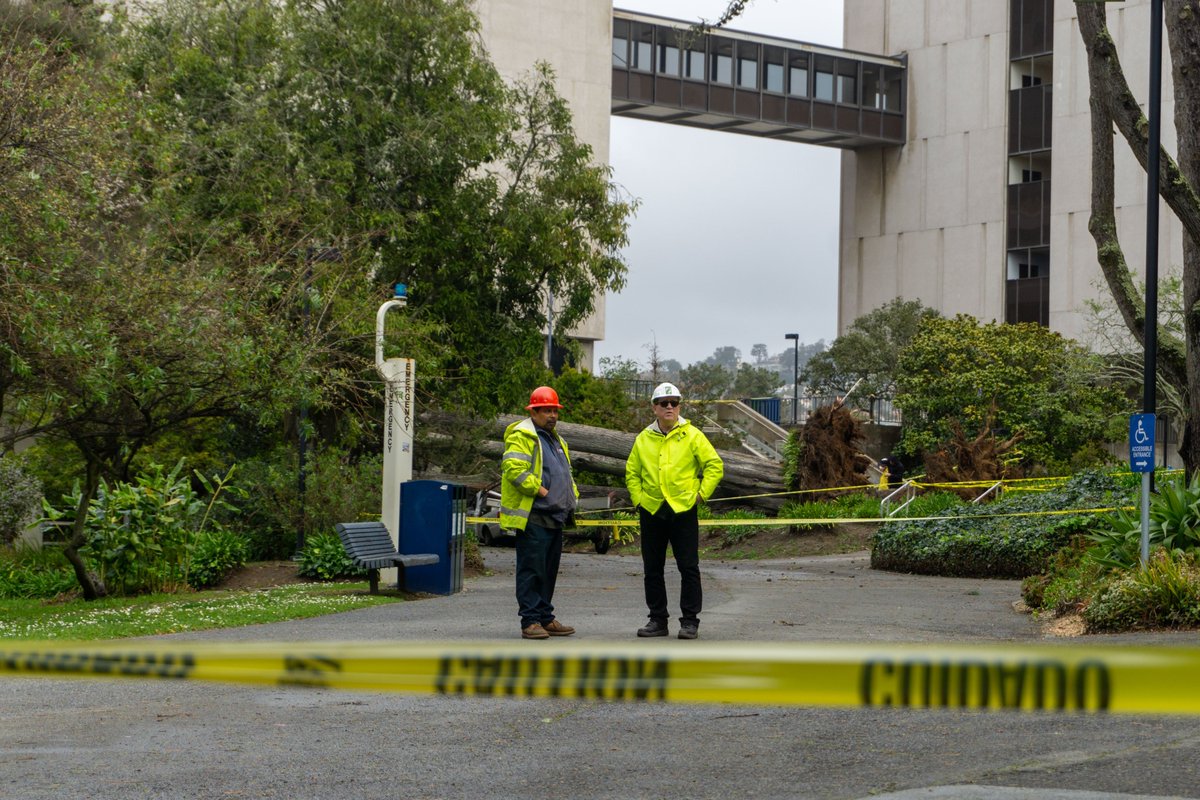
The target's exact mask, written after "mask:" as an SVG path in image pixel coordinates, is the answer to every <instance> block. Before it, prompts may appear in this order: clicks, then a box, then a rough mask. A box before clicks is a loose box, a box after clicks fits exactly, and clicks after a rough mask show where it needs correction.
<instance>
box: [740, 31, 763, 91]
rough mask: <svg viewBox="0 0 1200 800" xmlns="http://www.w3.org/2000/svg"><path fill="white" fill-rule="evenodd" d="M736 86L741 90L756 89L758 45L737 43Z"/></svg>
mask: <svg viewBox="0 0 1200 800" xmlns="http://www.w3.org/2000/svg"><path fill="white" fill-rule="evenodd" d="M737 56H738V60H737V64H738V67H737V85H738V87H739V88H741V89H757V88H758V45H756V44H750V43H749V42H739V43H738V47H737Z"/></svg>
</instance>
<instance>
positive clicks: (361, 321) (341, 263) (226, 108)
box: [122, 0, 631, 413]
mask: <svg viewBox="0 0 1200 800" xmlns="http://www.w3.org/2000/svg"><path fill="white" fill-rule="evenodd" d="M122 49H123V52H124V53H125V57H126V64H127V67H128V71H129V74H130V76H131V77H132V79H133V80H134V82H135V84H136V85H137V87H138V88H139V90H141V91H142V92H144V93H145V95H146V96H147V97H148V98H149V99H150V100H149V102H150V105H151V109H150V113H151V114H152V116H153V118H154V119H156V120H161V122H162V126H163V139H162V140H161V142H160V147H158V148H157V150H155V151H154V152H153V153H150V154H148V155H147V160H148V161H149V162H150V163H152V164H153V165H154V166H155V167H156V174H155V184H154V185H155V200H156V201H158V202H160V203H161V204H162V208H163V209H164V211H166V210H167V209H170V211H171V212H172V219H174V220H176V221H177V222H176V224H175V228H176V230H177V240H178V246H179V247H180V248H181V249H183V250H184V251H185V252H189V253H191V252H195V251H197V250H198V249H202V248H203V249H206V250H219V251H221V252H222V253H223V254H224V255H225V256H226V257H227V258H228V259H229V260H230V261H231V262H232V263H236V264H238V265H239V267H240V268H241V269H242V270H245V271H247V272H255V273H257V274H259V275H260V276H261V277H262V280H263V281H264V286H266V287H270V289H271V290H272V291H275V292H277V293H285V292H289V291H290V292H292V293H293V294H294V295H295V298H296V299H295V307H296V308H297V309H298V308H300V307H301V306H302V303H301V299H303V301H304V304H312V305H313V310H312V319H313V324H314V326H315V328H316V330H315V331H314V333H313V336H314V337H317V339H316V342H314V346H318V345H323V346H324V347H326V348H327V350H328V352H327V353H326V354H325V355H326V357H327V358H328V359H330V363H331V367H332V369H331V371H330V372H329V373H328V377H327V379H326V384H327V385H326V387H325V388H326V390H327V393H328V392H332V398H340V402H347V401H350V400H353V399H354V397H355V394H356V389H355V388H354V384H355V382H356V381H357V380H358V378H357V377H356V376H357V375H358V374H361V373H363V372H366V371H368V370H369V364H364V363H363V361H362V357H364V356H365V357H366V358H368V359H369V357H370V347H369V346H370V339H369V332H370V331H371V330H372V328H373V325H372V319H371V316H372V315H373V313H374V308H375V306H376V305H377V304H378V300H379V299H380V295H379V294H378V291H379V290H378V287H380V286H382V285H385V284H391V283H393V282H404V283H406V284H408V286H409V289H410V292H409V294H410V300H409V305H408V308H407V310H406V312H405V319H404V324H403V330H402V332H400V334H399V336H398V338H399V340H400V342H401V343H402V346H403V347H404V349H405V352H406V354H408V355H412V356H414V357H417V358H419V359H420V360H421V363H422V373H421V374H422V386H423V387H425V389H426V390H427V393H426V394H424V395H423V396H422V400H423V401H424V402H428V401H433V400H434V398H436V399H437V400H438V401H439V402H444V403H447V404H451V403H452V404H455V405H457V406H458V407H461V408H467V409H470V410H475V411H479V412H484V413H486V412H492V411H495V410H496V409H497V408H499V407H501V406H508V405H511V402H510V401H511V400H512V399H513V398H515V397H518V396H519V395H520V394H521V393H523V392H525V391H527V389H528V385H529V383H530V380H532V379H533V377H534V376H535V375H536V374H537V373H538V372H539V370H540V369H541V366H540V361H541V350H542V342H543V334H542V331H544V329H545V326H546V301H547V293H548V292H549V293H551V294H552V295H553V298H554V300H553V305H554V314H555V325H556V326H557V327H560V328H566V327H570V326H572V325H573V324H575V323H576V322H578V321H580V320H581V319H582V318H583V317H584V316H586V315H587V314H588V313H590V312H591V310H592V306H593V303H594V298H595V297H596V296H597V294H599V293H600V292H603V291H606V290H618V289H620V288H621V286H622V285H623V281H624V273H625V267H624V264H623V263H622V262H621V260H620V256H619V251H620V248H621V246H622V245H623V244H624V243H625V238H626V217H627V215H628V214H629V212H630V210H631V209H630V205H629V204H627V203H624V202H621V201H619V200H615V199H613V198H614V193H613V192H612V191H611V189H612V185H611V182H610V180H609V177H610V173H609V171H608V169H607V168H605V167H600V166H596V165H594V164H593V163H592V153H591V151H590V150H589V148H588V147H587V146H586V145H583V144H582V143H580V142H579V141H578V139H577V138H576V137H575V135H574V132H573V130H572V128H571V115H570V112H569V109H568V108H567V106H566V104H565V102H564V101H563V100H562V98H560V97H559V96H558V95H557V94H556V93H555V91H554V88H553V80H554V76H553V74H552V72H551V71H550V69H549V68H548V67H546V66H545V65H539V66H538V67H537V68H536V69H535V70H534V71H533V72H532V73H531V74H530V75H529V76H527V77H526V79H524V80H522V81H520V82H519V83H518V84H517V85H515V86H506V85H505V84H504V83H503V81H501V79H500V77H499V75H498V74H497V72H496V70H495V69H494V67H493V66H492V65H491V63H490V62H489V61H488V59H487V57H486V54H485V53H484V51H483V48H482V44H481V43H480V40H479V36H478V22H477V20H476V19H475V17H474V15H473V14H472V11H471V6H470V3H469V2H467V0H339V2H335V3H325V2H315V1H314V0H290V2H285V3H276V2H271V1H270V0H219V1H218V0H202V1H201V2H195V1H194V0H187V1H186V2H182V1H181V0H167V2H164V3H163V4H162V5H161V6H159V7H156V8H152V9H150V11H149V16H148V17H147V18H145V19H139V20H137V21H136V22H135V24H133V25H132V26H131V34H130V36H129V38H128V41H127V42H126V43H125V46H124V47H123V48H122ZM162 143H165V144H167V145H169V146H168V147H165V148H164V147H162V146H161V144H162ZM329 247H336V253H337V257H336V258H333V259H330V260H328V261H327V262H321V263H319V264H315V265H314V264H313V263H312V259H309V258H306V257H305V253H308V252H311V250H310V248H317V250H318V251H324V250H325V249H327V248H329ZM309 273H311V274H309ZM300 290H303V291H300ZM364 334H367V335H364ZM352 343H353V345H352ZM356 348H357V350H356ZM356 355H357V356H358V358H355V357H354V356H356ZM368 374H369V372H368ZM339 379H341V380H342V381H343V385H340V386H339V385H337V383H338V380H339ZM346 382H348V385H345V384H346ZM327 399H329V400H330V401H332V400H331V398H330V397H327Z"/></svg>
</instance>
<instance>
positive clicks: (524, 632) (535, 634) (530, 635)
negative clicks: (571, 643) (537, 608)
mask: <svg viewBox="0 0 1200 800" xmlns="http://www.w3.org/2000/svg"><path fill="white" fill-rule="evenodd" d="M521 638H522V639H549V638H550V634H548V633H546V629H545V628H543V627H542V626H541V625H540V624H538V623H536V622H535V623H533V624H532V625H529V626H527V627H524V628H522V629H521Z"/></svg>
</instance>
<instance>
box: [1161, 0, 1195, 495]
mask: <svg viewBox="0 0 1200 800" xmlns="http://www.w3.org/2000/svg"><path fill="white" fill-rule="evenodd" d="M1164 21H1165V22H1166V27H1167V35H1168V36H1169V37H1170V42H1171V79H1172V82H1173V83H1174V86H1175V132H1176V141H1177V142H1178V146H1179V171H1180V173H1181V174H1182V177H1183V179H1184V181H1186V182H1187V183H1186V186H1187V187H1188V188H1190V189H1191V190H1192V191H1193V194H1192V197H1193V200H1195V193H1194V190H1195V188H1196V187H1197V186H1200V129H1198V128H1197V125H1196V120H1197V119H1200V117H1197V114H1200V2H1198V0H1171V2H1168V3H1166V4H1165V6H1164ZM1196 205H1200V203H1196ZM1183 308H1184V309H1185V313H1184V320H1183V324H1184V337H1185V338H1186V340H1187V351H1186V352H1187V385H1188V387H1197V388H1196V391H1189V392H1187V393H1186V394H1185V395H1184V397H1185V398H1186V400H1187V406H1188V419H1187V422H1186V423H1185V424H1184V433H1183V441H1182V442H1180V447H1179V450H1180V452H1179V455H1180V457H1181V458H1182V459H1183V463H1184V466H1185V468H1186V469H1187V471H1188V473H1189V474H1190V473H1194V472H1196V470H1197V469H1198V468H1200V436H1198V435H1197V431H1196V422H1197V421H1200V233H1198V232H1197V231H1195V230H1193V229H1192V228H1191V227H1189V228H1188V230H1186V231H1185V232H1184V236H1183Z"/></svg>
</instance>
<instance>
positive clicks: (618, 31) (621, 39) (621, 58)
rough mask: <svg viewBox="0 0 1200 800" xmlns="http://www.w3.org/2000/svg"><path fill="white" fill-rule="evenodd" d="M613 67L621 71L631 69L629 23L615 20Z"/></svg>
mask: <svg viewBox="0 0 1200 800" xmlns="http://www.w3.org/2000/svg"><path fill="white" fill-rule="evenodd" d="M612 52H613V60H612V63H613V66H614V67H620V68H621V69H628V68H629V23H628V22H625V21H624V20H613V40H612Z"/></svg>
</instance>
